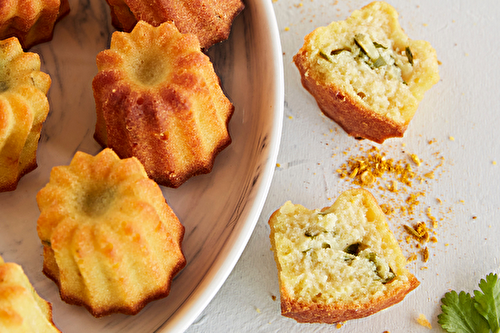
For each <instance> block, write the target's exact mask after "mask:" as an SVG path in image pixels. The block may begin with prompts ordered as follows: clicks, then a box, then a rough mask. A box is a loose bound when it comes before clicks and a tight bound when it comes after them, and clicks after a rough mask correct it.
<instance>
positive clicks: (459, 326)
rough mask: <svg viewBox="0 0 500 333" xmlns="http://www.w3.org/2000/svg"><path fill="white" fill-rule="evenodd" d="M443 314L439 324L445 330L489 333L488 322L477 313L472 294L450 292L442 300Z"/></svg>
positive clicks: (439, 317)
mask: <svg viewBox="0 0 500 333" xmlns="http://www.w3.org/2000/svg"><path fill="white" fill-rule="evenodd" d="M441 302H442V303H443V304H442V305H441V309H442V310H443V313H441V314H440V315H439V316H438V323H439V324H440V325H441V327H442V328H443V329H445V330H446V331H448V332H453V333H488V332H489V331H490V329H489V325H488V322H487V321H486V319H484V317H483V316H481V314H480V313H479V312H478V311H477V309H476V307H475V306H474V302H475V301H474V300H473V299H472V297H471V296H470V294H468V293H465V292H463V291H461V292H460V294H457V292H456V291H454V290H453V291H450V292H448V293H446V294H445V295H444V297H443V298H442V299H441Z"/></svg>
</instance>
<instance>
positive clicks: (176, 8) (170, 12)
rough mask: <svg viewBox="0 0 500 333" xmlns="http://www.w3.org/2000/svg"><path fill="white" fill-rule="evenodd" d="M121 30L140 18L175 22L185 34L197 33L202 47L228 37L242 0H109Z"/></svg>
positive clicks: (152, 21) (157, 24)
mask: <svg viewBox="0 0 500 333" xmlns="http://www.w3.org/2000/svg"><path fill="white" fill-rule="evenodd" d="M106 1H107V2H108V4H109V6H110V8H111V19H112V23H113V25H114V26H115V27H116V28H117V29H118V30H123V31H126V32H130V31H132V29H133V28H134V26H135V25H136V24H137V22H138V21H146V22H148V23H149V24H151V25H154V26H155V27H157V26H159V25H160V24H162V23H164V22H167V21H172V22H174V23H175V25H176V26H177V28H178V29H179V30H180V31H181V32H182V33H192V34H195V35H196V36H197V37H198V39H199V40H200V45H201V48H202V49H205V50H206V49H208V48H209V47H210V46H212V45H214V44H216V43H218V42H221V41H223V40H226V39H227V38H228V37H229V33H230V31H231V26H232V23H233V20H234V18H235V17H236V16H237V15H238V14H239V13H240V12H241V11H242V10H243V8H244V7H245V6H244V4H243V2H242V1H241V0H176V1H172V0H154V1H149V0H148V1H147V0H106Z"/></svg>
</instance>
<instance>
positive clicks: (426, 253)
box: [420, 246, 429, 262]
mask: <svg viewBox="0 0 500 333" xmlns="http://www.w3.org/2000/svg"><path fill="white" fill-rule="evenodd" d="M420 254H421V255H422V261H423V262H427V261H428V260H429V249H428V248H427V246H426V247H424V248H423V249H422V250H420Z"/></svg>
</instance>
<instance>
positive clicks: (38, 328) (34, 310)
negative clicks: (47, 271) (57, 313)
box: [0, 257, 60, 333]
mask: <svg viewBox="0 0 500 333" xmlns="http://www.w3.org/2000/svg"><path fill="white" fill-rule="evenodd" d="M0 332H26V333H28V332H47V333H49V332H59V333H60V331H59V330H58V329H57V327H56V326H55V325H54V322H53V321H52V307H51V305H50V303H48V302H46V301H45V300H44V299H42V298H41V297H40V296H38V294H37V293H36V291H35V289H34V288H33V286H32V285H31V283H30V281H29V280H28V277H27V276H26V274H24V271H23V269H22V267H21V266H19V265H18V264H15V263H5V262H4V261H3V259H2V257H0Z"/></svg>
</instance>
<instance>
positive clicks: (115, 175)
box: [37, 149, 186, 317]
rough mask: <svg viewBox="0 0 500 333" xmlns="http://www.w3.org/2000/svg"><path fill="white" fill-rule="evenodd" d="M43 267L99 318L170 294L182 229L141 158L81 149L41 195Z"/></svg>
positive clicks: (68, 297)
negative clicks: (83, 151) (82, 151)
mask: <svg viewBox="0 0 500 333" xmlns="http://www.w3.org/2000/svg"><path fill="white" fill-rule="evenodd" d="M37 202H38V205H39V208H40V217H39V218H38V221H37V231H38V235H39V237H40V239H41V241H42V244H43V251H44V253H43V254H44V262H43V273H44V274H45V275H46V276H47V277H49V278H50V279H51V280H53V281H54V282H55V283H56V284H57V286H58V287H59V291H60V296H61V299H62V300H63V301H65V302H67V303H69V304H75V305H81V306H84V307H85V308H87V309H88V311H89V312H90V313H91V314H92V315H93V316H95V317H102V316H105V315H108V314H111V313H115V312H121V313H125V314H129V315H133V314H136V313H138V312H139V311H140V310H141V309H142V308H143V307H144V306H145V305H146V304H147V303H149V302H151V301H152V300H155V299H159V298H163V297H166V296H167V295H168V294H169V292H170V287H171V282H172V279H173V277H174V276H175V275H176V274H177V273H178V272H179V271H180V270H181V269H182V268H183V267H184V266H185V265H186V260H185V257H184V255H183V253H182V249H181V243H182V240H183V238H184V227H183V226H182V224H181V223H180V222H179V220H178V218H177V217H176V216H175V214H174V212H173V211H172V209H171V208H170V207H169V206H168V204H167V203H166V201H165V199H164V197H163V194H162V192H161V189H160V188H159V187H158V185H157V184H156V183H155V182H153V181H152V180H150V179H149V178H148V177H147V174H146V172H145V171H144V168H143V166H142V165H141V164H140V162H139V161H138V160H137V159H135V158H130V159H125V160H120V159H119V158H118V157H117V155H116V154H115V153H114V152H113V151H112V150H111V149H105V150H103V151H102V152H101V153H99V154H98V155H97V156H95V157H94V156H90V155H87V154H84V153H81V152H77V153H76V154H75V157H74V158H73V160H72V161H71V164H70V165H69V166H59V167H54V168H53V170H52V172H51V177H50V182H49V183H48V184H47V185H46V186H45V187H44V188H43V189H42V190H40V192H39V193H38V194H37Z"/></svg>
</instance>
